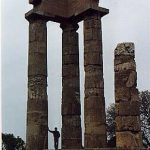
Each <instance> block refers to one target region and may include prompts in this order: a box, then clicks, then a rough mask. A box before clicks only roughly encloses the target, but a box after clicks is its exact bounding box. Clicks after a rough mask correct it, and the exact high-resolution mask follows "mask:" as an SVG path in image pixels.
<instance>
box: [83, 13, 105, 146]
mask: <svg viewBox="0 0 150 150" xmlns="http://www.w3.org/2000/svg"><path fill="white" fill-rule="evenodd" d="M84 68H85V99H84V107H85V108H84V120H85V142H84V143H85V149H86V148H100V147H106V126H105V124H106V123H105V120H106V118H105V100H104V80H103V59H102V35H101V17H100V16H99V15H98V14H93V15H89V16H88V17H87V18H86V19H85V20H84Z"/></svg>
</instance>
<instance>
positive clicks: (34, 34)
mask: <svg viewBox="0 0 150 150" xmlns="http://www.w3.org/2000/svg"><path fill="white" fill-rule="evenodd" d="M47 127H48V101H47V28H46V21H45V20H40V19H38V20H33V21H31V22H30V25H29V63H28V102H27V137H26V143H27V148H26V149H27V150H33V149H36V150H41V149H47V148H48V128H47Z"/></svg>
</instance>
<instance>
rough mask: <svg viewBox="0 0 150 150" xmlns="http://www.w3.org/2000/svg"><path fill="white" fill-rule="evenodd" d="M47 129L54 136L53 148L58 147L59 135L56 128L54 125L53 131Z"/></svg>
mask: <svg viewBox="0 0 150 150" xmlns="http://www.w3.org/2000/svg"><path fill="white" fill-rule="evenodd" d="M48 131H49V132H50V133H52V134H53V137H54V147H55V149H58V144H59V137H60V133H59V131H58V130H57V128H56V127H55V130H54V131H52V130H50V129H49V128H48Z"/></svg>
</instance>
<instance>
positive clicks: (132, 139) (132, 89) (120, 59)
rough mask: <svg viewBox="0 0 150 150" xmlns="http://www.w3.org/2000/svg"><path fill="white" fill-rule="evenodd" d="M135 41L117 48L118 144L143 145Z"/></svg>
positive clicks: (134, 146) (129, 146)
mask: <svg viewBox="0 0 150 150" xmlns="http://www.w3.org/2000/svg"><path fill="white" fill-rule="evenodd" d="M134 49H135V48H134V43H120V44H118V45H117V48H116V49H115V61H114V64H115V66H114V71H115V101H116V119H115V120H116V145H117V147H119V148H136V147H142V138H141V133H140V130H141V129H140V118H139V106H140V104H139V96H138V90H137V88H136V85H137V74H136V64H135V60H134V57H135V54H134Z"/></svg>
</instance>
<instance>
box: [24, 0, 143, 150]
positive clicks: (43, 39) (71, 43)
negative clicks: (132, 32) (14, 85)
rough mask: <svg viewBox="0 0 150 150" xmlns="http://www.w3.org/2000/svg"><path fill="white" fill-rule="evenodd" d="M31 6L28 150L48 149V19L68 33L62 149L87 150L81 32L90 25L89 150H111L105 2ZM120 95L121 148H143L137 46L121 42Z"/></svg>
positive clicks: (58, 0) (65, 0)
mask: <svg viewBox="0 0 150 150" xmlns="http://www.w3.org/2000/svg"><path fill="white" fill-rule="evenodd" d="M29 3H30V4H32V5H33V9H32V10H30V11H29V12H27V13H26V15H25V18H26V19H27V20H28V21H29V52H28V101H27V130H26V150H44V149H45V150H46V149H48V96H47V22H48V21H54V22H57V23H59V24H60V28H61V29H62V131H61V140H62V141H61V143H62V149H69V150H71V149H76V150H78V149H82V128H81V118H80V115H81V105H80V78H79V77H80V69H79V39H78V33H77V30H78V28H79V26H78V23H79V22H80V21H84V70H85V96H84V97H85V98H84V124H85V133H84V149H88V150H89V149H90V150H93V149H95V148H96V149H97V150H98V149H101V148H102V149H103V148H104V149H105V148H106V147H107V140H106V139H107V138H106V137H107V135H106V115H105V99H104V79H103V51H102V27H101V18H102V17H103V16H104V15H106V14H108V9H105V8H102V7H99V6H98V3H99V0H29ZM115 95H116V98H115V99H116V123H117V129H116V137H117V147H118V148H126V149H125V150H127V148H132V147H133V148H137V147H142V144H141V141H142V140H141V133H140V124H139V101H138V90H137V89H136V68H135V61H134V45H133V44H132V43H123V44H119V45H118V46H117V48H116V50H115ZM49 122H50V121H49ZM102 149H101V150H102ZM104 149H103V150H104ZM105 150H106V149H105ZM107 150H110V149H107ZM118 150H119V149H118ZM136 150H137V149H136Z"/></svg>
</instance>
